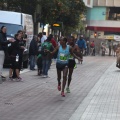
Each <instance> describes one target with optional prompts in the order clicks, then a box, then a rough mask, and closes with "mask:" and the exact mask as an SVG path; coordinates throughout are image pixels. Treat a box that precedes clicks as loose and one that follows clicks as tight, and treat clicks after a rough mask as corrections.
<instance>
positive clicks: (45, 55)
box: [41, 37, 54, 78]
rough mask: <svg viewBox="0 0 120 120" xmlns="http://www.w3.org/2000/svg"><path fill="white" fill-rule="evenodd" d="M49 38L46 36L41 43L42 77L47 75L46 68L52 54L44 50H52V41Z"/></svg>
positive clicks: (47, 68) (48, 65)
mask: <svg viewBox="0 0 120 120" xmlns="http://www.w3.org/2000/svg"><path fill="white" fill-rule="evenodd" d="M50 40H51V38H50V37H48V38H47V40H46V41H45V42H44V43H43V44H42V49H41V51H42V61H43V63H42V65H43V68H42V69H43V70H42V72H43V77H44V78H46V77H48V70H49V68H50V64H51V59H52V56H51V54H50V53H48V52H46V50H49V51H53V49H54V48H53V46H52V43H51V42H50Z"/></svg>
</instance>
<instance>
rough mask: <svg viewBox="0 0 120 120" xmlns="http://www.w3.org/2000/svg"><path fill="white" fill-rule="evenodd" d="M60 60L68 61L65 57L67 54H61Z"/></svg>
mask: <svg viewBox="0 0 120 120" xmlns="http://www.w3.org/2000/svg"><path fill="white" fill-rule="evenodd" d="M60 60H61V61H67V56H65V54H63V53H60Z"/></svg>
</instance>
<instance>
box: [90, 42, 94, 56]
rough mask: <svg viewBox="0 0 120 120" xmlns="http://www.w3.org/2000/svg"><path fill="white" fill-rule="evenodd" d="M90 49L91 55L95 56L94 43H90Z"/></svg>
mask: <svg viewBox="0 0 120 120" xmlns="http://www.w3.org/2000/svg"><path fill="white" fill-rule="evenodd" d="M90 49H91V55H94V56H95V43H94V41H92V42H91V44H90Z"/></svg>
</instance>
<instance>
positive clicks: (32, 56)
mask: <svg viewBox="0 0 120 120" xmlns="http://www.w3.org/2000/svg"><path fill="white" fill-rule="evenodd" d="M37 40H38V37H37V35H34V36H33V39H32V41H31V42H30V47H29V56H30V70H35V63H36V59H35V58H36V55H37V52H38V46H37Z"/></svg>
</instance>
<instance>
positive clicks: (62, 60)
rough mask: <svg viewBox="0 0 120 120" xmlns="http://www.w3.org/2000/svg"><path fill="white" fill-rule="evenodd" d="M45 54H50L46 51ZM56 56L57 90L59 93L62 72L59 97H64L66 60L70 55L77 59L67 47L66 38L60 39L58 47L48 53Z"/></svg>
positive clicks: (66, 71)
mask: <svg viewBox="0 0 120 120" xmlns="http://www.w3.org/2000/svg"><path fill="white" fill-rule="evenodd" d="M47 52H50V51H48V50H47ZM56 52H58V54H57V62H56V68H57V79H58V87H57V88H58V90H59V91H61V72H62V71H63V82H62V91H61V96H62V97H65V93H64V89H65V86H66V81H67V74H68V60H69V56H70V54H72V55H73V56H74V57H75V58H77V59H79V60H80V58H79V57H77V56H76V55H75V54H74V53H73V52H72V48H71V47H70V46H69V45H67V38H60V46H57V47H56V48H55V49H54V51H53V52H50V53H51V54H55V53H56Z"/></svg>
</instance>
